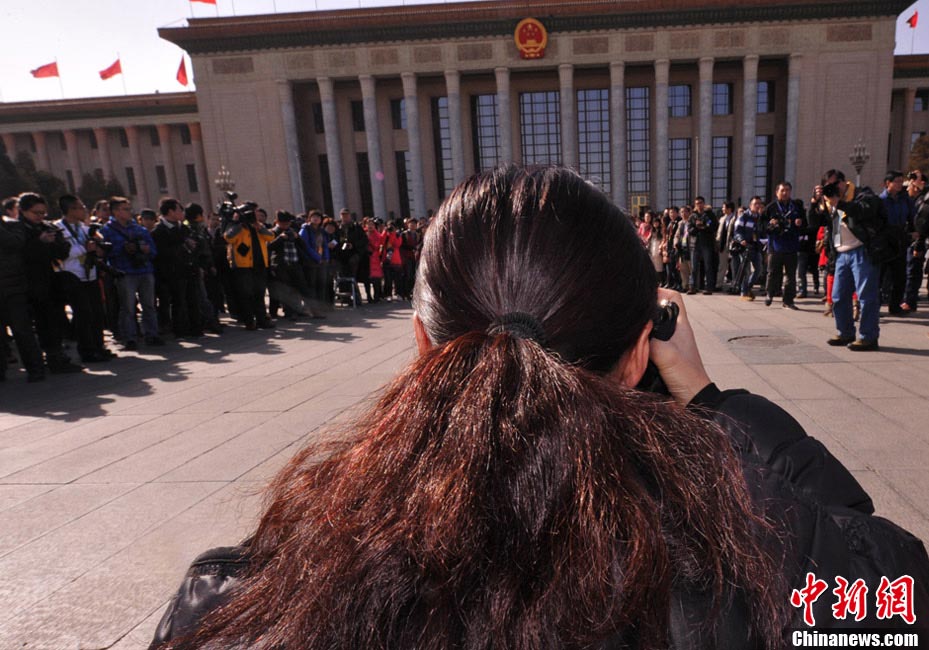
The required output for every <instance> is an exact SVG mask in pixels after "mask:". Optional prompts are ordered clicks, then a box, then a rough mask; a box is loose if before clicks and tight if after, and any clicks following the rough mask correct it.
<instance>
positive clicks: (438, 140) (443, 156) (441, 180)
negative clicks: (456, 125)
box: [432, 97, 455, 199]
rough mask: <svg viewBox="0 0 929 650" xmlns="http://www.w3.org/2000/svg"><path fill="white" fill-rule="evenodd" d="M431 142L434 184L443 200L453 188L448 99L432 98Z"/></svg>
mask: <svg viewBox="0 0 929 650" xmlns="http://www.w3.org/2000/svg"><path fill="white" fill-rule="evenodd" d="M432 141H433V145H434V146H435V157H436V163H438V164H437V165H436V166H435V173H436V184H437V187H438V188H439V197H441V198H442V199H444V198H445V197H446V196H448V195H449V194H451V192H452V189H453V188H454V187H455V185H454V182H453V179H452V132H451V127H450V126H449V123H448V97H433V98H432Z"/></svg>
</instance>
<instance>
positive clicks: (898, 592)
mask: <svg viewBox="0 0 929 650" xmlns="http://www.w3.org/2000/svg"><path fill="white" fill-rule="evenodd" d="M875 594H876V596H877V598H876V600H877V617H878V618H882V619H887V618H893V617H894V616H899V617H900V618H902V619H903V620H904V621H906V622H907V623H910V624H912V623H913V622H914V621H915V620H916V615H915V614H914V613H913V578H911V577H910V576H903V577H902V578H897V579H896V580H894V581H893V582H891V581H890V580H888V579H887V576H883V577H881V584H880V586H879V587H878V588H877V591H876V592H875Z"/></svg>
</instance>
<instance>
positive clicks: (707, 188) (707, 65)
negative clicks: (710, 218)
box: [697, 57, 728, 209]
mask: <svg viewBox="0 0 929 650" xmlns="http://www.w3.org/2000/svg"><path fill="white" fill-rule="evenodd" d="M699 134H700V145H699V149H698V151H699V152H700V153H699V157H698V158H697V194H700V195H702V196H704V197H705V198H706V200H707V201H712V199H711V198H710V194H711V193H712V188H713V57H702V58H701V59H700V126H699ZM727 198H728V197H727ZM713 207H714V208H716V209H719V208H720V206H718V205H714V206H713Z"/></svg>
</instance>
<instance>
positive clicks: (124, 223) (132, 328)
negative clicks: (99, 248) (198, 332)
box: [100, 196, 164, 350]
mask: <svg viewBox="0 0 929 650" xmlns="http://www.w3.org/2000/svg"><path fill="white" fill-rule="evenodd" d="M110 213H111V214H112V215H113V216H111V217H110V221H109V222H108V223H107V225H106V226H104V227H103V229H101V231H100V233H101V234H102V235H103V238H104V239H105V240H106V241H108V242H110V243H111V244H112V245H113V247H112V249H111V250H110V252H109V254H108V256H107V259H108V261H109V262H110V265H111V266H113V267H114V268H116V269H117V270H118V271H120V272H121V273H122V274H123V275H122V276H121V277H119V278H118V279H117V280H116V291H117V295H118V296H119V336H120V337H121V338H122V341H123V347H124V348H125V349H126V350H138V349H139V344H138V342H137V341H136V338H137V331H136V327H137V326H136V318H135V306H136V296H138V300H139V305H140V306H141V307H142V334H143V335H144V336H145V344H146V345H153V346H154V345H164V341H162V340H161V338H159V336H158V316H157V315H156V314H155V267H154V266H153V265H152V259H153V258H154V257H155V255H157V254H158V251H157V250H156V249H155V242H154V241H152V236H151V235H150V234H149V232H148V230H146V229H145V228H143V227H142V226H140V225H139V224H137V223H136V222H135V221H133V219H132V207H131V206H130V204H129V199H127V198H124V197H122V196H114V197H112V198H111V199H110Z"/></svg>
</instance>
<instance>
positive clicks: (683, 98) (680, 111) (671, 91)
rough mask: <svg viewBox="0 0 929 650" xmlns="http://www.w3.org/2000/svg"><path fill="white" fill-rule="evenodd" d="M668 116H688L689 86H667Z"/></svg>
mask: <svg viewBox="0 0 929 650" xmlns="http://www.w3.org/2000/svg"><path fill="white" fill-rule="evenodd" d="M668 116H669V117H690V86H688V85H686V84H678V85H674V86H668Z"/></svg>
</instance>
